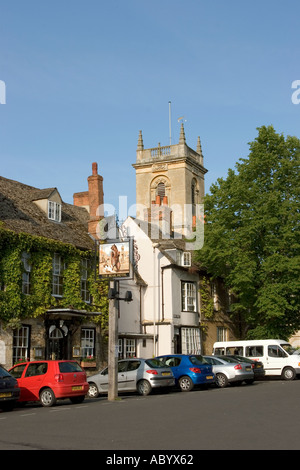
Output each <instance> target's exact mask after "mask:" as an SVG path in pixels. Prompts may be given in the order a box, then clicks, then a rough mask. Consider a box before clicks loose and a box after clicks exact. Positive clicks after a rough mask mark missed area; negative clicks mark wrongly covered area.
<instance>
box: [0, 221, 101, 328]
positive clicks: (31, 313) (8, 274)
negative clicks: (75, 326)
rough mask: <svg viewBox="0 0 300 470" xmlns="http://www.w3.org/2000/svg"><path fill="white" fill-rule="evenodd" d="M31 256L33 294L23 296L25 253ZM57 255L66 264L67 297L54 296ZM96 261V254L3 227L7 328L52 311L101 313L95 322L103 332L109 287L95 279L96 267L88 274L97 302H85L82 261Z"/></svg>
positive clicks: (2, 308) (2, 306) (0, 253)
mask: <svg viewBox="0 0 300 470" xmlns="http://www.w3.org/2000/svg"><path fill="white" fill-rule="evenodd" d="M23 252H26V253H29V254H30V258H29V264H30V266H31V272H30V294H23V293H22V275H23V272H24V265H23V262H22V253H23ZM54 253H57V254H58V255H60V256H61V258H62V259H63V262H64V270H63V296H62V297H54V296H53V295H52V259H53V255H54ZM83 258H84V259H89V260H91V261H93V260H94V252H92V251H88V250H86V251H83V250H79V249H77V248H75V247H74V246H73V245H70V244H65V243H62V242H59V241H55V240H50V239H46V238H43V237H38V236H34V235H30V234H25V233H15V232H13V231H11V230H7V229H5V228H3V227H1V225H0V283H1V290H0V319H1V320H2V321H3V322H4V324H6V326H10V327H17V326H19V325H20V324H21V322H22V320H24V319H28V318H36V317H40V316H43V315H45V314H46V311H47V310H48V309H50V308H51V307H52V308H53V307H56V308H70V307H71V308H74V309H79V310H87V311H98V312H99V311H100V312H102V315H101V316H97V317H94V318H93V321H94V322H95V323H100V325H101V327H102V328H104V329H105V328H106V327H107V323H108V300H107V291H108V283H107V282H106V281H99V280H98V279H97V278H95V272H94V268H93V266H91V269H90V270H89V273H88V285H89V291H90V294H91V295H92V299H93V302H92V303H91V304H89V303H86V302H85V301H84V300H83V299H82V298H81V260H82V259H83Z"/></svg>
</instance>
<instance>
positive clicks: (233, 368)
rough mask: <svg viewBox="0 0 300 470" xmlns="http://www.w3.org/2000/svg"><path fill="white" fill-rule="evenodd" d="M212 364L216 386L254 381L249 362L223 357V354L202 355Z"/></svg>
mask: <svg viewBox="0 0 300 470" xmlns="http://www.w3.org/2000/svg"><path fill="white" fill-rule="evenodd" d="M204 358H205V359H206V361H207V362H209V364H211V365H212V366H213V372H214V374H215V376H216V385H217V387H220V388H224V387H227V385H228V384H229V383H230V384H233V383H235V384H240V383H242V382H243V381H245V382H246V383H247V384H251V383H253V381H254V372H253V370H252V367H251V364H248V363H246V362H238V361H237V360H235V359H229V358H227V359H226V360H225V359H224V356H204Z"/></svg>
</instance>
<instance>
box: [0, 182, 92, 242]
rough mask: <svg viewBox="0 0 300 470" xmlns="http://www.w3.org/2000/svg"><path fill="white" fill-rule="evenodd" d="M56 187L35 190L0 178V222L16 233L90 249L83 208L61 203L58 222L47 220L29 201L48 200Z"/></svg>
mask: <svg viewBox="0 0 300 470" xmlns="http://www.w3.org/2000/svg"><path fill="white" fill-rule="evenodd" d="M54 191H56V188H46V189H38V188H34V187H33V186H28V185H26V184H22V183H19V182H18V181H14V180H10V179H7V178H3V177H1V176H0V220H1V221H2V222H3V224H4V227H5V228H8V229H10V230H13V231H14V232H16V233H21V232H23V233H29V234H31V235H37V236H40V237H45V238H49V239H53V240H57V241H61V242H63V243H70V244H72V245H74V246H76V247H77V248H80V249H92V248H93V246H94V242H93V240H92V239H91V237H90V236H89V235H88V220H89V213H88V211H87V210H86V209H85V208H83V207H77V206H73V205H72V204H67V203H65V202H62V208H61V222H55V221H52V220H49V219H48V216H47V214H46V213H45V212H44V211H43V210H42V209H41V208H40V207H38V206H37V205H36V204H35V203H34V202H33V201H34V200H39V199H48V197H50V195H51V194H52V193H53V192H54Z"/></svg>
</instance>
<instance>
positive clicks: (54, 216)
mask: <svg viewBox="0 0 300 470" xmlns="http://www.w3.org/2000/svg"><path fill="white" fill-rule="evenodd" d="M48 219H50V220H55V222H60V221H61V204H59V203H58V202H54V201H48Z"/></svg>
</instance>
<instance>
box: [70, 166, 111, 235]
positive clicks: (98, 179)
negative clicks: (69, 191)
mask: <svg viewBox="0 0 300 470" xmlns="http://www.w3.org/2000/svg"><path fill="white" fill-rule="evenodd" d="M87 180H88V188H89V189H88V191H83V192H81V193H74V194H73V204H74V206H80V207H85V208H86V209H87V210H88V212H89V213H90V220H89V222H88V230H89V233H90V234H91V235H92V236H93V237H94V238H98V236H97V230H96V229H97V224H98V222H99V221H100V220H101V219H103V204H104V193H103V177H102V176H100V175H98V164H97V163H96V162H94V163H92V175H91V176H89V177H88V179H87ZM100 206H102V207H101V209H100Z"/></svg>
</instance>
